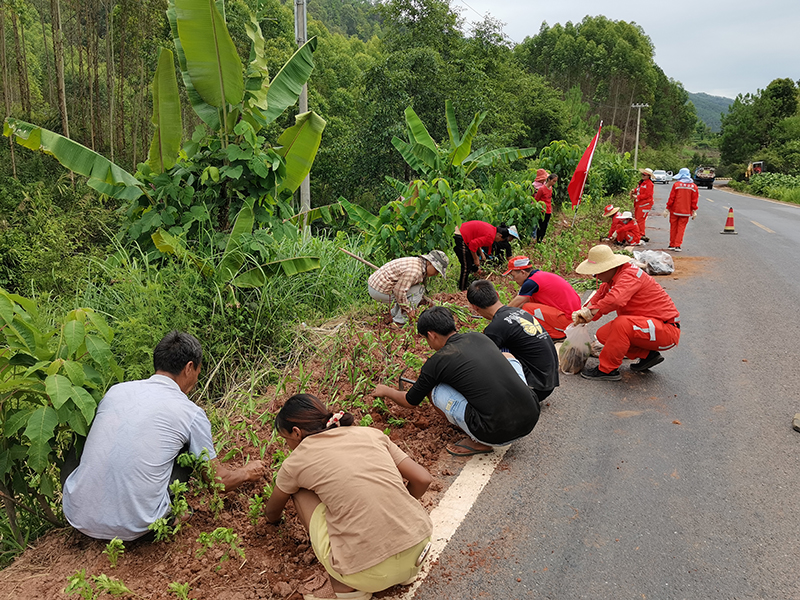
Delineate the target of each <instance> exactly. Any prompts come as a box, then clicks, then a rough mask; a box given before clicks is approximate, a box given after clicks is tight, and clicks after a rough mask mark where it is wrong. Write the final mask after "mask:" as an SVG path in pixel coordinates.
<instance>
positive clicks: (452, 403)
mask: <svg viewBox="0 0 800 600" xmlns="http://www.w3.org/2000/svg"><path fill="white" fill-rule="evenodd" d="M508 362H510V363H511V366H512V367H514V370H515V371H516V372H517V375H519V377H520V379H522V381H525V373H524V372H523V371H522V365H521V364H520V363H519V361H518V360H517V359H516V358H513V357H511V358H509V359H508ZM526 385H527V382H526ZM431 401H432V402H433V405H434V406H435V407H436V408H438V409H439V410H441V411H442V412H443V413H444V415H445V416H446V417H447V420H448V421H450V423H452V424H453V425H455V426H456V427H458V428H459V429H461V431H463V432H464V433H466V434H467V435H468V436H469V437H470V438H472V439H473V440H474V441H476V442H478V443H479V444H484V445H486V446H493V447H495V448H498V447H500V446H508V445H509V444H510V443H511V442H513V441H514V440H511V442H505V443H504V444H488V443H486V442H482V441H481V440H479V439H478V438H476V437H475V436H474V435H473V434H472V432H471V431H470V430H469V427H467V422H466V421H465V420H464V414H465V413H466V410H467V399H466V398H465V397H464V394H462V393H461V392H459V391H458V390H457V389H456V388H454V387H453V386H451V385H448V384H446V383H440V384H439V385H437V386H436V387H434V388H433V391H431Z"/></svg>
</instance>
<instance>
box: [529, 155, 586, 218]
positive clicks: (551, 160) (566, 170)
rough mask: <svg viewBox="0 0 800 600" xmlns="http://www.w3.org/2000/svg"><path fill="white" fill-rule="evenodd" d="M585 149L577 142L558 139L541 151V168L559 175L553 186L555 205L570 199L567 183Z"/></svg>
mask: <svg viewBox="0 0 800 600" xmlns="http://www.w3.org/2000/svg"><path fill="white" fill-rule="evenodd" d="M583 151H584V149H581V148H580V147H579V146H577V145H576V144H568V143H567V142H565V141H564V140H556V141H553V142H550V145H549V146H545V147H544V148H542V150H541V152H539V162H538V166H539V168H540V169H544V170H545V171H547V172H548V173H555V174H556V175H558V182H557V183H556V185H555V186H553V206H560V205H561V203H562V202H568V201H569V194H568V193H567V185H569V180H570V179H572V174H573V173H574V172H575V168H576V167H577V166H578V163H579V162H580V160H581V156H583ZM590 172H591V171H590Z"/></svg>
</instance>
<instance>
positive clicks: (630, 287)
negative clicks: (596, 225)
mask: <svg viewBox="0 0 800 600" xmlns="http://www.w3.org/2000/svg"><path fill="white" fill-rule="evenodd" d="M630 260H631V259H630V257H628V256H623V255H621V254H614V252H613V251H612V250H611V248H609V247H608V246H595V247H594V248H592V249H591V250H589V255H588V257H587V258H586V260H585V261H583V262H582V263H581V264H579V265H578V267H577V268H576V269H575V270H576V271H577V272H578V273H580V274H582V275H594V276H595V277H596V278H597V279H598V280H599V281H600V282H601V285H600V288H599V289H598V290H597V293H596V294H595V295H594V296H592V299H591V300H590V301H589V303H588V304H587V305H586V306H584V307H583V308H581V309H580V310H577V311H575V312H574V313H572V322H573V323H575V324H576V325H577V324H580V323H589V322H591V321H596V320H597V319H599V318H600V317H602V316H603V315H607V314H609V313H612V312H614V311H616V313H617V317H616V318H615V319H614V320H612V321H610V322H608V323H606V324H605V325H603V326H602V327H600V328H599V329H598V330H597V334H596V335H597V339H598V341H600V343H602V344H603V350H602V351H601V352H600V366H598V367H595V368H593V369H586V370H584V371H582V372H581V376H582V377H584V378H585V379H600V380H607V381H619V380H620V379H622V375H620V372H619V367H620V365H621V364H622V359H623V358H631V359H633V358H638V359H639V361H638V362H635V363H633V364H632V365H631V371H637V372H638V371H646V370H647V369H649V368H651V367H654V366H656V365H657V364H660V363H661V362H663V361H664V357H663V356H662V355H661V351H662V350H667V349H669V348H672V347H674V346H677V345H678V341H679V340H680V337H681V326H680V324H679V322H678V321H679V319H680V313H679V312H678V309H677V308H675V304H674V303H673V302H672V298H670V297H669V295H668V294H667V292H665V291H664V288H662V287H661V286H660V285H659V284H658V282H657V281H656V280H655V279H653V278H652V277H651V276H650V275H648V274H647V273H645V272H644V271H642V270H641V269H640V268H639V267H637V266H636V265H634V264H633V263H631V262H630Z"/></svg>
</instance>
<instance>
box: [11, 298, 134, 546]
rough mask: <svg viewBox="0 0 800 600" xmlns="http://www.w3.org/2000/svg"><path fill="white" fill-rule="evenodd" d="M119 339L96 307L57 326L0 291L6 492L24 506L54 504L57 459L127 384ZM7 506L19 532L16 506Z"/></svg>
mask: <svg viewBox="0 0 800 600" xmlns="http://www.w3.org/2000/svg"><path fill="white" fill-rule="evenodd" d="M113 337H114V332H113V331H112V329H111V328H110V327H109V326H108V325H107V323H106V321H105V318H104V317H103V316H102V315H101V314H99V313H97V312H95V311H93V310H91V309H84V308H80V309H76V310H73V311H71V312H69V313H68V314H67V315H66V316H64V317H62V318H61V319H60V320H59V321H58V322H57V323H56V325H55V326H52V325H50V324H48V323H45V322H43V320H42V319H41V318H40V316H39V310H38V307H37V305H36V303H35V302H33V301H31V300H29V299H27V298H23V297H22V296H18V295H16V294H9V293H8V292H6V291H5V290H3V289H0V394H2V403H1V404H0V428H2V431H3V433H4V435H3V437H2V440H0V484H1V485H0V488H1V489H2V491H3V492H4V493H5V494H6V495H10V496H12V497H14V498H15V499H16V500H18V501H19V502H21V503H22V504H23V505H24V506H28V507H29V508H30V507H31V506H32V505H34V504H36V503H38V504H44V503H46V499H47V498H53V492H54V490H55V486H56V482H57V472H56V470H55V469H54V465H53V463H54V460H56V459H57V458H58V457H59V456H60V455H61V452H62V450H63V449H64V447H65V446H66V445H67V444H68V443H70V442H71V441H73V440H74V439H75V438H76V436H85V435H86V434H87V433H88V430H89V425H90V424H91V422H92V419H93V418H94V413H95V409H96V408H97V403H98V402H99V401H100V399H101V398H102V395H103V393H104V392H105V390H106V389H107V388H108V386H110V385H111V384H113V383H116V382H117V381H119V380H120V379H121V377H122V371H121V369H120V368H119V367H118V366H117V363H116V361H115V359H114V357H113V355H112V352H111V345H110V344H111V342H112V339H113ZM5 508H6V513H7V516H8V518H9V522H10V524H11V526H12V529H13V528H14V523H15V522H16V516H15V510H14V505H13V504H10V503H6V504H5ZM14 533H15V538H16V539H17V541H21V535H20V533H19V531H15V532H14Z"/></svg>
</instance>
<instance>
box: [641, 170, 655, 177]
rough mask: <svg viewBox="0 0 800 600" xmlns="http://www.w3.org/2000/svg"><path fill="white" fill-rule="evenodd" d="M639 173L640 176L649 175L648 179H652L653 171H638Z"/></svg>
mask: <svg viewBox="0 0 800 600" xmlns="http://www.w3.org/2000/svg"><path fill="white" fill-rule="evenodd" d="M639 173H641V174H642V175H650V177H652V176H653V169H639Z"/></svg>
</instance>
